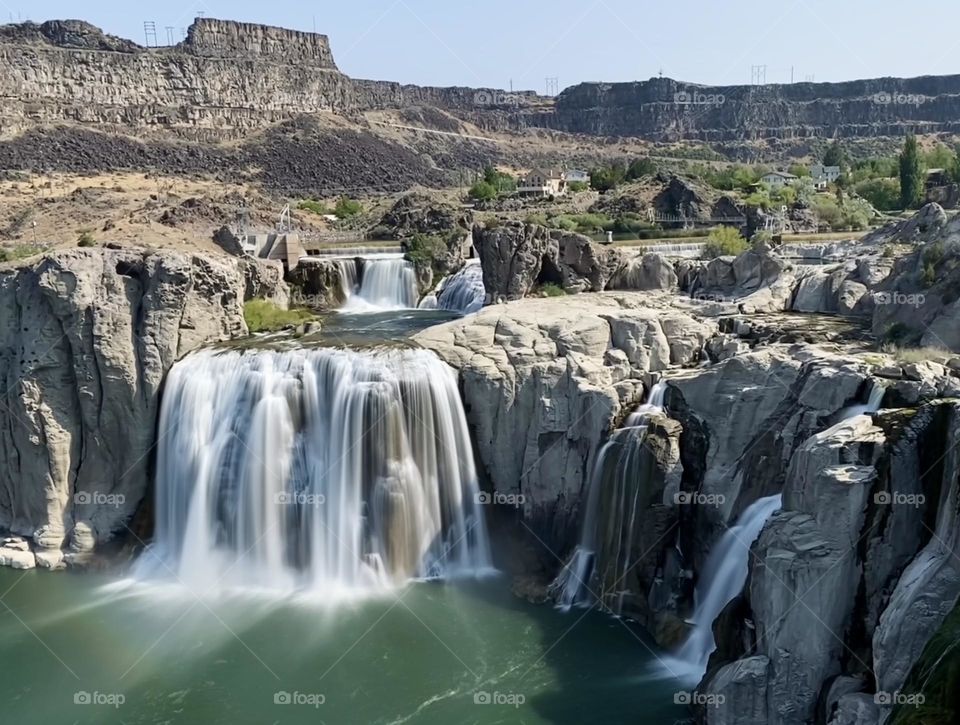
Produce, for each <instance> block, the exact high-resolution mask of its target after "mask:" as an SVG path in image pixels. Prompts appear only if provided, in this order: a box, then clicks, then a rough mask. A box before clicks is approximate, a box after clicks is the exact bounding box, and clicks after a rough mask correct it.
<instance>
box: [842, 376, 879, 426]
mask: <svg viewBox="0 0 960 725" xmlns="http://www.w3.org/2000/svg"><path fill="white" fill-rule="evenodd" d="M886 393H887V389H886V388H885V387H883V386H882V385H880V384H879V383H877V382H876V381H874V383H873V385H872V387H871V388H870V396H869V397H868V398H867V402H866V403H860V404H858V405H851V406H849V407H847V408H844V409H843V410H841V411H840V413H838V414H837V419H838V420H839V421H840V422H843V421H845V420H849V419H850V418H856V417H857V416H858V415H872V414H873V413H876V412H877V411H878V410H880V406H881V405H882V404H883V396H884V395H886Z"/></svg>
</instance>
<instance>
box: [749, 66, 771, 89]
mask: <svg viewBox="0 0 960 725" xmlns="http://www.w3.org/2000/svg"><path fill="white" fill-rule="evenodd" d="M750 85H751V86H765V85H767V66H766V65H752V66H750Z"/></svg>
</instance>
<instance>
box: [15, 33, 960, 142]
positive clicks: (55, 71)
mask: <svg viewBox="0 0 960 725" xmlns="http://www.w3.org/2000/svg"><path fill="white" fill-rule="evenodd" d="M0 97H2V98H3V99H4V103H3V106H2V108H0V137H2V136H5V135H10V134H13V133H17V132H19V131H22V130H24V129H27V128H30V127H32V126H34V125H36V124H51V123H59V122H79V123H83V124H89V125H95V126H102V127H110V128H121V129H122V128H126V129H129V128H131V127H133V128H154V129H172V130H175V131H177V132H178V133H180V134H181V135H189V136H191V137H198V136H201V137H203V138H207V139H210V138H230V137H237V136H241V135H243V134H245V133H248V132H249V131H250V130H253V129H260V128H264V127H265V126H268V125H270V124H272V123H276V122H278V121H282V120H286V119H289V118H290V117H292V116H296V115H298V114H304V113H306V114H311V113H332V114H340V115H348V116H351V115H355V114H358V113H360V112H363V111H371V110H382V109H405V108H413V107H425V106H433V107H436V108H441V109H446V110H448V111H452V112H453V113H454V114H455V115H457V116H459V117H460V118H464V119H467V120H471V121H474V122H475V123H477V124H479V125H481V126H482V127H486V128H494V129H505V128H515V129H523V128H529V127H540V128H548V129H556V130H559V131H565V132H570V133H582V134H590V135H595V136H605V137H607V136H637V137H643V138H648V139H653V140H658V141H675V140H679V139H687V138H693V139H702V140H705V141H718V142H719V141H731V140H736V141H749V140H753V139H766V138H775V139H794V138H808V137H831V138H832V137H836V136H840V137H871V136H901V135H903V134H904V133H906V132H910V131H913V132H919V133H939V132H957V131H960V121H957V120H956V119H957V118H958V117H960V76H938V77H934V76H929V77H922V78H912V79H898V78H878V79H870V80H862V81H851V82H847V83H796V84H790V85H764V86H723V87H708V86H701V85H696V84H691V83H683V82H679V81H674V80H672V79H669V78H655V79H652V80H649V81H644V82H636V83H615V84H601V83H585V84H581V85H578V86H573V87H571V88H568V89H566V90H565V91H564V92H563V93H561V94H560V96H559V97H557V98H556V99H553V98H544V97H540V96H537V95H536V94H535V93H531V92H521V93H511V94H506V93H504V92H503V91H499V90H496V89H477V88H466V87H451V88H435V87H424V86H414V85H401V84H399V83H391V82H387V81H369V80H356V79H352V78H349V77H348V76H346V75H344V74H342V73H340V72H339V70H338V69H337V66H336V63H335V62H334V59H333V54H332V52H331V50H330V44H329V42H328V40H327V37H326V36H324V35H319V34H315V33H305V32H299V31H293V30H284V29H280V28H272V27H267V26H262V25H254V24H249V23H238V22H233V21H227V20H215V19H212V18H199V19H197V20H196V21H195V22H194V24H193V25H192V26H191V27H190V29H189V31H188V33H187V37H186V39H185V40H184V41H182V42H181V43H178V44H177V45H175V46H172V47H160V48H153V47H151V48H145V47H142V46H139V45H137V44H136V43H133V42H131V41H129V40H124V39H121V38H116V37H113V36H110V35H107V34H105V33H103V32H102V31H101V30H99V29H98V28H96V27H94V26H92V25H90V24H89V23H85V22H82V21H79V20H53V21H48V22H45V23H43V24H40V25H37V24H33V23H25V24H21V25H7V26H2V27H0Z"/></svg>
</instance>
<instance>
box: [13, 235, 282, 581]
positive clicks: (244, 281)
mask: <svg viewBox="0 0 960 725" xmlns="http://www.w3.org/2000/svg"><path fill="white" fill-rule="evenodd" d="M248 292H249V294H250V295H253V294H257V295H260V296H273V297H274V298H276V299H278V300H279V301H281V302H282V301H283V296H284V292H285V285H284V284H283V282H282V281H281V279H280V272H279V270H278V269H277V268H275V267H264V266H261V265H259V264H257V263H255V262H252V261H249V260H242V259H230V258H223V259H220V258H203V257H200V256H191V255H185V254H178V253H164V254H156V253H150V252H146V251H135V250H124V251H114V250H106V249H84V250H71V251H66V252H60V253H56V254H52V255H50V256H46V257H43V258H40V259H37V260H35V261H31V262H27V263H24V264H21V265H20V266H18V267H15V268H7V269H3V270H0V386H2V393H0V431H2V432H0V529H2V530H5V531H9V532H11V533H14V534H19V535H21V536H23V537H25V538H26V539H28V540H30V541H31V542H32V544H33V547H34V549H35V550H36V552H37V556H36V560H37V561H38V562H39V563H40V564H41V565H46V566H56V565H58V564H59V562H60V560H61V547H65V546H66V547H69V551H70V552H71V553H72V554H73V555H78V556H82V555H84V554H86V553H87V552H89V551H90V550H92V549H93V547H94V546H95V544H96V543H97V542H98V541H102V540H104V539H107V538H109V537H110V536H111V535H113V534H114V533H116V532H117V531H120V530H122V529H123V528H124V526H125V525H126V524H127V522H128V521H129V520H130V518H131V516H132V515H133V513H134V511H135V509H136V507H137V506H138V505H139V504H140V503H141V501H142V500H143V499H144V494H145V493H146V491H147V484H148V474H149V470H150V465H151V455H152V451H153V448H154V445H155V444H156V441H157V439H158V437H159V436H162V435H163V431H157V430H156V425H157V411H158V405H159V399H160V388H161V385H162V383H163V380H164V376H165V374H166V372H167V370H169V368H170V367H171V366H172V365H173V363H174V362H175V361H176V360H178V359H179V358H180V357H182V356H183V355H185V354H186V353H188V352H190V351H191V350H194V349H196V348H197V347H199V346H201V345H203V344H205V343H208V342H212V341H216V340H223V339H227V338H230V337H234V336H239V335H244V334H246V332H247V327H246V324H245V322H244V319H243V302H244V299H245V297H247V296H248ZM4 551H5V550H4V549H0V561H3V563H10V562H8V561H5V560H4V556H5V554H4V553H3V552H4ZM18 558H19V559H20V562H19V564H20V565H23V566H26V565H32V563H33V554H32V553H30V552H26V553H24V554H23V555H22V556H19V555H18Z"/></svg>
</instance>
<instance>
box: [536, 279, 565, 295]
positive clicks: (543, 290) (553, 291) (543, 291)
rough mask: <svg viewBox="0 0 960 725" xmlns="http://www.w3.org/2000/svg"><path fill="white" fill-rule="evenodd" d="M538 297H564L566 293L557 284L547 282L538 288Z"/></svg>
mask: <svg viewBox="0 0 960 725" xmlns="http://www.w3.org/2000/svg"><path fill="white" fill-rule="evenodd" d="M540 295H541V296H542V297H566V296H567V291H566V290H565V289H564V288H563V287H561V286H560V285H558V284H554V283H553V282H547V283H546V284H544V285H541V286H540Z"/></svg>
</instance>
